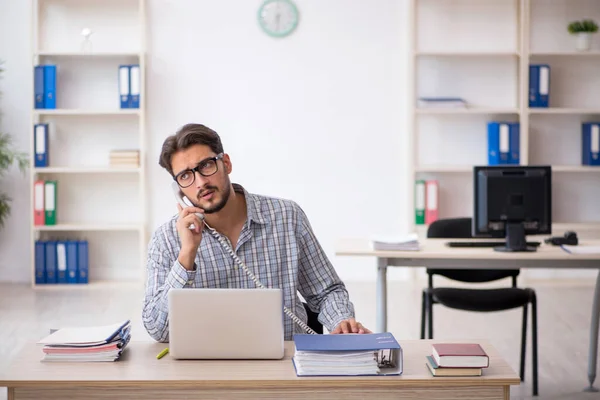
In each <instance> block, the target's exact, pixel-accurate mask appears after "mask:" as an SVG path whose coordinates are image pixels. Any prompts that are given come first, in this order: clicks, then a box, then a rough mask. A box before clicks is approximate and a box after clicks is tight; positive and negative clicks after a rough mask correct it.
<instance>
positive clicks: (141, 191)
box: [30, 0, 147, 288]
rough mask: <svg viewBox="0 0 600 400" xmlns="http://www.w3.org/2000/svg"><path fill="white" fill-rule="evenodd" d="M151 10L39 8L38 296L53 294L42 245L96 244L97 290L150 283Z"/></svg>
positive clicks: (92, 266)
mask: <svg viewBox="0 0 600 400" xmlns="http://www.w3.org/2000/svg"><path fill="white" fill-rule="evenodd" d="M144 3H145V0H124V1H121V0H86V1H85V2H72V1H69V0H43V1H42V0H34V5H33V13H34V18H33V35H32V37H33V46H32V61H33V62H32V70H33V74H32V80H33V89H34V95H33V96H32V100H33V101H32V112H31V117H32V118H31V125H32V142H31V147H30V148H31V154H32V157H31V175H30V182H31V187H32V195H31V212H32V214H33V215H34V218H33V220H32V224H31V232H32V233H31V248H32V251H31V258H32V262H31V269H32V285H33V286H34V287H46V285H45V284H43V282H40V281H39V277H37V276H36V274H35V272H36V261H39V257H36V252H35V250H36V246H39V245H42V244H43V245H44V246H51V244H52V243H54V242H60V241H66V242H69V241H85V242H86V243H88V244H89V284H94V283H95V282H100V281H104V282H111V281H121V280H123V279H125V280H127V279H133V280H135V281H137V282H140V281H141V279H143V277H142V275H143V274H142V271H143V266H144V263H145V251H146V245H147V232H146V229H147V226H146V182H145V179H146V163H145V160H146V147H147V145H146V141H147V140H146V123H145V105H146V93H145V86H146V85H145V79H146V74H145V66H146V59H145V31H146V28H145V4H144ZM40 99H41V100H40ZM48 99H50V100H48ZM125 200H126V201H125ZM48 248H50V249H51V250H50V253H52V252H53V250H52V248H51V247H48ZM57 251H58V250H57ZM44 254H45V253H44ZM46 261H47V259H46ZM46 272H48V271H46ZM36 278H38V279H36ZM52 286H53V287H55V288H60V287H64V286H63V285H60V284H53V285H52ZM67 286H68V285H67ZM84 286H87V285H84Z"/></svg>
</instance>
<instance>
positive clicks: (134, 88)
mask: <svg viewBox="0 0 600 400" xmlns="http://www.w3.org/2000/svg"><path fill="white" fill-rule="evenodd" d="M129 108H140V66H139V65H138V64H134V65H130V66H129Z"/></svg>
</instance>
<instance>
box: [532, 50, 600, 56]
mask: <svg viewBox="0 0 600 400" xmlns="http://www.w3.org/2000/svg"><path fill="white" fill-rule="evenodd" d="M529 55H530V56H535V57H600V51H599V50H592V51H534V52H531V53H529Z"/></svg>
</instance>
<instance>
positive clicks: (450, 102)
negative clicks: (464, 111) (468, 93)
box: [418, 97, 467, 108]
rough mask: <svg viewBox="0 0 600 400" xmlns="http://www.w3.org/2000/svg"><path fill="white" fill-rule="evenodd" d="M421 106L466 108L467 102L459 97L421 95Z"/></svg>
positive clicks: (419, 101) (419, 103) (419, 102)
mask: <svg viewBox="0 0 600 400" xmlns="http://www.w3.org/2000/svg"><path fill="white" fill-rule="evenodd" d="M418 105H419V107H420V108H466V107H467V102H466V101H465V100H464V99H461V98H459V97H419V99H418Z"/></svg>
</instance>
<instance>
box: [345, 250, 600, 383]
mask: <svg viewBox="0 0 600 400" xmlns="http://www.w3.org/2000/svg"><path fill="white" fill-rule="evenodd" d="M449 240H450V239H421V240H420V242H421V244H422V249H421V250H420V251H375V250H372V249H371V245H370V242H369V241H368V240H366V239H347V240H341V241H339V242H338V244H337V246H336V253H335V254H336V255H338V256H360V257H365V256H366V257H375V258H376V260H377V264H376V267H377V320H376V331H377V332H385V331H386V330H387V328H386V326H387V268H388V267H392V266H394V267H427V268H461V269H469V268H473V269H488V268H489V269H516V268H566V269H578V268H586V269H589V268H592V269H600V255H599V254H569V253H567V252H565V251H564V250H562V249H561V248H560V247H557V246H551V245H545V244H544V243H542V245H541V246H540V247H539V248H538V250H537V251H536V252H530V253H528V252H514V253H508V252H506V253H505V252H498V251H494V249H493V248H481V247H480V248H476V247H472V248H464V247H448V246H446V243H447V242H448V241H449ZM460 240H461V239H452V241H460ZM463 240H467V241H472V240H474V239H463ZM580 245H582V246H586V245H588V246H600V241H598V240H596V241H585V240H584V241H580ZM593 300H594V301H593V306H592V318H591V323H590V344H589V353H588V381H589V383H590V385H589V386H588V387H587V388H586V389H585V391H590V392H597V391H598V389H596V388H595V387H594V386H593V384H594V380H595V379H596V359H597V354H598V328H599V316H600V271H599V273H598V276H597V278H596V288H595V290H594V299H593Z"/></svg>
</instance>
